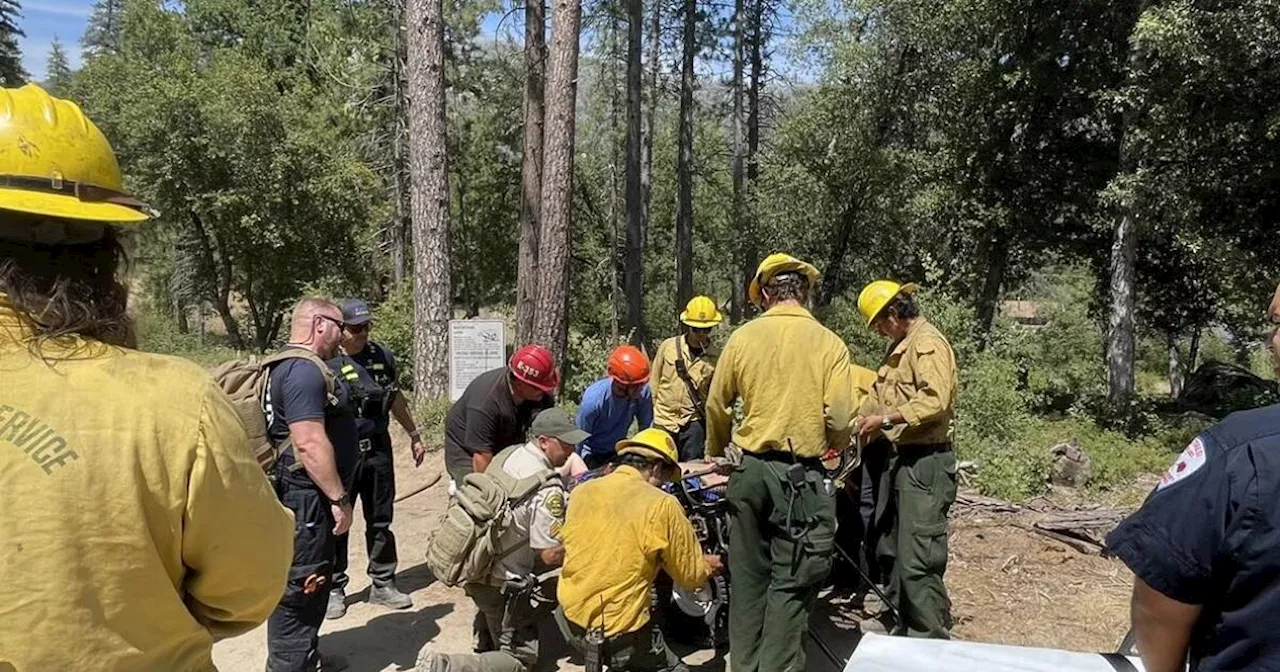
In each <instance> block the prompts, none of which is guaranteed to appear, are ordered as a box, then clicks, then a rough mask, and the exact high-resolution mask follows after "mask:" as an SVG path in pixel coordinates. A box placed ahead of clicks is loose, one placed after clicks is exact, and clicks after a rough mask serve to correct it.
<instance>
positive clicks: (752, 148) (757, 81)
mask: <svg viewBox="0 0 1280 672" xmlns="http://www.w3.org/2000/svg"><path fill="white" fill-rule="evenodd" d="M747 21H748V31H749V33H748V38H747V44H748V48H749V49H750V52H751V54H750V57H751V84H750V87H749V88H748V89H747V190H748V193H749V192H750V191H751V190H752V189H754V187H755V183H756V180H757V179H758V178H759V177H760V165H759V162H758V161H757V159H758V155H759V151H760V89H761V87H762V86H763V79H764V40H765V33H764V0H752V2H751V7H750V15H749V18H748V20H747Z"/></svg>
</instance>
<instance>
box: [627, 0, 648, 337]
mask: <svg viewBox="0 0 1280 672" xmlns="http://www.w3.org/2000/svg"><path fill="white" fill-rule="evenodd" d="M626 8H627V150H626V151H627V170H626V198H625V207H626V210H627V253H626V262H625V268H624V272H623V279H624V282H623V293H625V294H626V295H627V323H626V328H627V331H628V332H630V336H631V340H632V342H634V343H637V344H638V343H641V342H643V341H644V334H643V331H644V209H643V208H644V206H643V204H642V203H641V200H642V192H641V190H640V144H641V141H640V109H641V108H642V107H643V101H642V99H641V91H640V79H641V72H642V71H641V66H640V43H641V42H642V41H643V39H644V37H643V32H644V31H643V24H644V2H643V0H626Z"/></svg>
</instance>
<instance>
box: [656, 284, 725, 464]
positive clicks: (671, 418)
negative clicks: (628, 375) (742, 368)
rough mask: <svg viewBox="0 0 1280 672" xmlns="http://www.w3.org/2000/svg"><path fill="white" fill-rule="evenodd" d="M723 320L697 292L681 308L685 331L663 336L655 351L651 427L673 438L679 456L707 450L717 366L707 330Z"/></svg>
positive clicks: (699, 456)
mask: <svg viewBox="0 0 1280 672" xmlns="http://www.w3.org/2000/svg"><path fill="white" fill-rule="evenodd" d="M722 320H724V316H723V315H721V314H720V311H719V310H717V309H716V302H715V300H713V299H712V298H711V297H709V296H695V297H693V298H692V299H690V301H689V304H688V305H687V306H685V309H684V312H682V313H680V323H681V324H682V325H683V329H682V330H683V331H684V333H683V334H681V335H679V336H673V337H671V338H668V339H667V340H665V341H663V342H662V344H661V345H659V346H658V350H657V352H655V353H654V355H653V376H652V378H650V385H652V386H653V426H654V427H658V428H661V429H664V430H666V431H667V433H668V434H670V435H671V437H672V438H674V439H675V441H676V447H677V448H678V449H679V451H680V461H681V462H688V461H691V460H698V459H702V456H703V454H704V453H705V452H706V449H705V446H706V442H707V420H706V411H705V406H706V400H707V392H708V390H710V388H711V375H712V374H713V373H715V371H716V352H715V349H714V347H713V346H712V344H711V330H712V329H714V328H715V327H716V325H718V324H720V322H721V321H722Z"/></svg>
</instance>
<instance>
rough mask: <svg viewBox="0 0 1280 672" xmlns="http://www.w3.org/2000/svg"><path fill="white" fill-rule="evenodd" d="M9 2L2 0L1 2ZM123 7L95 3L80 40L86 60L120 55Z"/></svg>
mask: <svg viewBox="0 0 1280 672" xmlns="http://www.w3.org/2000/svg"><path fill="white" fill-rule="evenodd" d="M7 1H8V0H0V2H7ZM123 5H124V2H123V0H97V2H95V3H93V13H92V14H90V15H89V25H88V26H86V27H85V29H84V37H82V38H80V47H81V49H83V50H84V55H85V57H86V58H88V57H93V56H98V55H100V54H115V53H119V51H120V32H121V29H122V27H123V21H122V20H121V14H122V13H123V12H124V7H123Z"/></svg>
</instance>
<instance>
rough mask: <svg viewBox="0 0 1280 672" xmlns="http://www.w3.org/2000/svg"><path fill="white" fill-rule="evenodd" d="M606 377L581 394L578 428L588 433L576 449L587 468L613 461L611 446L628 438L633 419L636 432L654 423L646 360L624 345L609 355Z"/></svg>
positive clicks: (613, 454) (639, 353)
mask: <svg viewBox="0 0 1280 672" xmlns="http://www.w3.org/2000/svg"><path fill="white" fill-rule="evenodd" d="M608 373H609V375H608V376H607V377H605V378H601V379H600V380H597V381H596V382H594V383H592V384H591V386H590V387H588V388H587V390H586V391H585V392H583V393H582V404H581V405H580V406H579V407H578V427H579V428H580V429H582V431H584V432H588V433H590V434H591V438H589V439H587V440H586V441H585V442H583V443H582V445H581V446H579V447H578V454H579V455H580V456H581V457H582V460H583V462H585V463H586V465H587V468H588V469H598V468H600V467H602V466H604V465H605V464H608V463H609V462H612V461H613V458H614V457H615V453H614V444H616V443H618V442H619V441H621V440H623V439H625V438H627V430H628V429H630V428H631V421H632V420H634V421H635V422H636V425H637V429H647V428H648V427H649V426H650V425H652V424H653V394H652V393H651V392H650V390H649V358H648V357H646V356H645V355H644V353H643V352H640V350H638V349H636V348H634V347H632V346H630V345H624V346H621V347H619V348H618V349H616V350H614V351H613V354H611V355H609V366H608Z"/></svg>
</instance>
